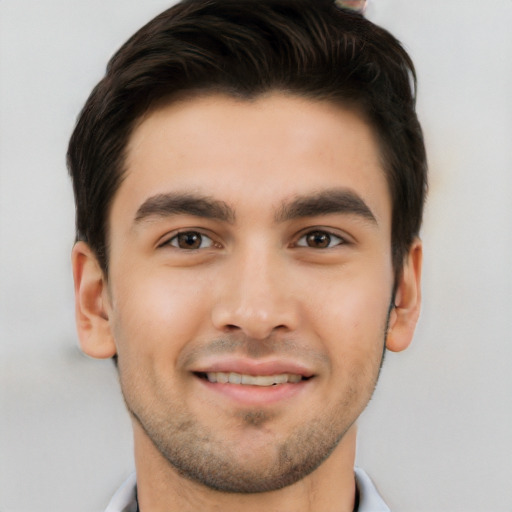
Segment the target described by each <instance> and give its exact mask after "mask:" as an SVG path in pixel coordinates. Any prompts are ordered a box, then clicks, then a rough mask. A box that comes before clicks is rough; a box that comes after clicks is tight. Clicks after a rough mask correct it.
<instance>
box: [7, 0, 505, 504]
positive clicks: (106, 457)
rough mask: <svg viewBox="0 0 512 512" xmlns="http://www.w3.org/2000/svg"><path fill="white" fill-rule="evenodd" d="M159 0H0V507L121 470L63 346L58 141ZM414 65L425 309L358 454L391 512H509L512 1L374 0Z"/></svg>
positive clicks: (107, 401) (121, 449)
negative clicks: (424, 195)
mask: <svg viewBox="0 0 512 512" xmlns="http://www.w3.org/2000/svg"><path fill="white" fill-rule="evenodd" d="M168 5H169V2H168V1H166V0H145V1H144V2H143V1H135V0H88V1H87V2H83V1H78V0H74V1H70V0H45V1H43V0H23V1H20V0H0V166H1V167H0V169H1V173H0V263H1V265H0V343H1V345H0V510H1V511H2V512H7V511H11V512H21V511H23V512H25V511H27V512H32V511H48V512H93V511H100V510H102V509H103V507H104V506H105V504H106V502H107V501H108V499H109V496H110V495H111V493H112V492H113V491H114V489H115V488H116V487H117V486H118V484H119V483H120V482H121V481H122V480H123V478H124V477H126V476H127V475H128V474H129V472H130V471H131V469H132V464H133V463H132V454H131V449H132V447H131V430H130V424H129V420H128V418H127V415H126V413H125V412H124V407H123V404H122V399H121V396H120V393H119V390H118V386H117V380H116V375H115V371H114V368H113V366H112V364H111V362H110V361H93V360H90V359H88V358H86V357H84V356H82V355H80V353H79V351H78V349H77V348H76V346H77V344H76V335H75V330H74V318H73V317H74V313H73V295H72V282H71V270H70V263H69V252H70V249H71V246H72V240H73V201H72V193H71V186H70V182H69V180H68V178H67V175H66V169H65V164H64V154H65V150H66V145H67V140H68V137H69V135H70V133H71V130H72V127H73V124H74V120H75V117H76V115H77V114H78V111H79V109H80V108H81V106H82V105H83V102H84V101H85V99H86V97H87V95H88V93H89V91H90V90H91V88H92V87H93V85H94V84H95V83H96V82H97V81H98V80H99V79H100V78H101V76H102V73H103V70H104V66H105V64H106V61H107V58H108V57H109V56H110V55H111V54H112V52H113V51H114V50H115V49H117V48H118V47H119V46H120V44H122V43H123V42H124V41H125V39H126V38H127V37H128V36H129V35H131V33H132V32H133V31H134V30H135V29H136V28H138V27H139V26H141V25H142V23H143V22H145V21H147V20H149V19H150V18H151V17H153V16H154V15H156V14H157V13H158V12H160V11H161V10H163V9H164V8H165V7H167V6H168ZM368 16H369V17H370V18H371V19H372V20H374V21H375V22H377V23H379V24H382V25H383V26H385V27H387V28H389V29H390V30H391V31H392V32H393V33H395V35H397V36H398V37H399V38H400V39H401V40H402V41H403V42H404V44H405V46H406V47H407V48H408V50H409V51H410V52H411V54H412V56H413V58H414V60H415V62H416V64H417V68H418V74H419V81H420V88H419V112H420V116H421V119H422V122H423V126H424V129H425V135H426V141H427V144H428V150H429V156H430V169H431V174H430V179H431V190H430V197H429V202H428V208H427V212H426V218H425V224H424V229H423V239H424V242H425V268H424V285H423V290H424V307H423V313H422V318H421V321H420V325H419V328H418V331H417V335H416V338H415V341H414V343H413V345H412V347H411V348H410V349H409V350H407V351H406V352H404V353H401V354H388V356H387V360H386V363H385V367H384V371H383V374H382V377H381V381H380V384H379V387H378V389H377V392H376V395H375V397H374V400H373V401H372V403H371V404H370V406H369V408H368V410H367V411H366V412H365V413H364V414H363V417H362V418H361V421H360V438H359V452H358V463H359V464H360V465H361V466H363V467H364V468H365V469H366V470H367V471H368V472H369V473H370V475H371V476H372V477H373V478H374V480H375V481H376V482H377V484H378V487H379V488H380V490H381V491H382V493H383V495H384V496H385V497H386V499H387V501H388V502H389V504H390V506H391V507H392V509H393V510H394V511H395V512H457V511H460V512H462V511H464V512H473V511H474V512H489V511H494V512H504V511H511V510H512V484H511V481H512V398H511V392H512V372H510V366H511V361H512V340H511V332H512V272H511V271H510V265H511V263H512V211H511V210H512V208H511V205H512V201H511V196H512V149H511V148H512V139H511V136H512V101H511V99H510V96H511V91H512V72H511V68H512V65H511V63H512V35H511V34H512V29H511V26H512V0H493V1H492V2H481V1H477V0H473V1H471V0H428V1H421V0H374V2H373V4H371V5H370V9H369V12H368Z"/></svg>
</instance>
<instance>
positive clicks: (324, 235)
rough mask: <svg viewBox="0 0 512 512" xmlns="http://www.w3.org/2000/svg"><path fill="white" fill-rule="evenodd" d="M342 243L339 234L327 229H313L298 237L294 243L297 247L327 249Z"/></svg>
mask: <svg viewBox="0 0 512 512" xmlns="http://www.w3.org/2000/svg"><path fill="white" fill-rule="evenodd" d="M343 243H344V240H343V239H342V238H340V237H339V236H336V235H333V234H332V233H328V232H327V231H320V230H315V231H310V232H309V233H306V234H305V235H303V236H302V237H300V238H299V240H298V241H297V244H296V245H297V246H298V247H311V248H312V249H329V248H331V247H335V246H336V245H341V244H343Z"/></svg>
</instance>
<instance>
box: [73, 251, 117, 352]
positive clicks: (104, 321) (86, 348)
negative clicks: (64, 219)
mask: <svg viewBox="0 0 512 512" xmlns="http://www.w3.org/2000/svg"><path fill="white" fill-rule="evenodd" d="M71 261H72V266H73V278H74V281H75V314H76V326H77V331H78V338H79V340H80V347H81V348H82V351H83V352H84V353H85V354H87V355H88V356H91V357H96V358H102V359H103V358H108V357H113V356H114V355H115V354H116V346H115V342H114V337H113V336H112V332H111V326H110V322H109V315H108V311H109V309H110V305H109V296H108V289H107V281H106V277H105V275H104V273H103V270H102V269H101V267H100V265H99V263H98V259H97V258H96V255H95V254H94V252H93V251H92V250H91V248H90V247H89V246H88V245H87V244H86V243H85V242H77V243H76V244H75V246H74V247H73V251H72V253H71Z"/></svg>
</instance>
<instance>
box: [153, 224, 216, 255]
mask: <svg viewBox="0 0 512 512" xmlns="http://www.w3.org/2000/svg"><path fill="white" fill-rule="evenodd" d="M184 233H197V234H199V235H201V237H203V238H208V239H209V240H210V241H211V244H210V245H209V246H208V247H202V248H199V249H182V248H180V247H177V246H175V245H172V244H171V241H172V240H174V239H175V238H177V237H178V236H179V235H182V234H184ZM156 247H157V248H163V247H171V248H173V249H177V250H179V251H190V252H192V251H199V250H201V249H210V248H211V247H220V243H218V242H217V241H216V240H215V238H214V236H213V235H212V234H211V233H207V232H206V230H205V229H201V228H180V229H175V230H174V231H171V232H170V233H167V234H166V235H164V236H163V237H162V238H161V239H160V240H159V241H158V242H157V244H156Z"/></svg>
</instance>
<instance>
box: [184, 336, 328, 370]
mask: <svg viewBox="0 0 512 512" xmlns="http://www.w3.org/2000/svg"><path fill="white" fill-rule="evenodd" d="M218 355H224V356H228V355H229V356H232V355H239V356H243V357H248V358H250V359H256V360H257V359H264V358H268V357H278V358H293V359H295V360H297V359H298V360H300V361H308V362H316V363H318V364H321V365H322V366H325V365H330V359H329V357H328V356H327V354H325V353H324V352H322V351H320V350H317V349H314V348H312V347H309V346H305V345H304V344H303V343H300V342H298V341H296V340H293V339H288V338H287V339H283V338H277V337H275V336H270V337H268V338H265V339H263V340H260V339H253V338H248V337H247V336H245V335H238V334H226V335H224V336H222V337H218V338H216V339H213V340H211V341H207V342H204V343H201V344H200V345H197V346H190V348H188V349H185V351H184V352H183V353H182V354H181V355H180V356H179V358H178V364H179V366H180V367H184V368H188V367H192V366H194V365H195V364H197V362H198V361H203V360H204V359H206V358H208V357H209V356H218Z"/></svg>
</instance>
